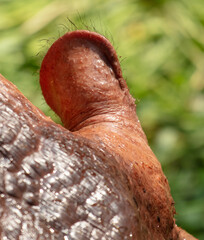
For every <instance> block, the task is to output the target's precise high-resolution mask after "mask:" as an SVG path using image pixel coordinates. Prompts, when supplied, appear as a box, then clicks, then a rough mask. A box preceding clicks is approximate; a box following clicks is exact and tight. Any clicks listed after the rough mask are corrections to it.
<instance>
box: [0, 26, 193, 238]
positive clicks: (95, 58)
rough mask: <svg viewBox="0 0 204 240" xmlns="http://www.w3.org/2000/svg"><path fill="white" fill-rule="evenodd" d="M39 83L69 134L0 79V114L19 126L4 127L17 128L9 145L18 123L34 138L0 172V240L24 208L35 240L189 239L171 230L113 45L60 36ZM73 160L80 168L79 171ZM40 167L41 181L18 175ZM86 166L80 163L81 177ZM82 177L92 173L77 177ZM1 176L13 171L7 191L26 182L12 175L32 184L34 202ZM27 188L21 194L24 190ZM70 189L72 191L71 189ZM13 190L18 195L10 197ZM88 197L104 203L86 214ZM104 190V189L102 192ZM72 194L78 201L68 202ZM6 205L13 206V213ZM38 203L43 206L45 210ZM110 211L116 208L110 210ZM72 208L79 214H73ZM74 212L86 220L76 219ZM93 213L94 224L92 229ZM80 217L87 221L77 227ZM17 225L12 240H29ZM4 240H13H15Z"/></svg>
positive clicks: (168, 208)
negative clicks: (10, 218) (7, 222)
mask: <svg viewBox="0 0 204 240" xmlns="http://www.w3.org/2000/svg"><path fill="white" fill-rule="evenodd" d="M40 84H41V88H42V92H43V95H44V97H45V100H46V101H47V103H48V105H49V106H50V107H51V108H52V109H53V110H54V111H55V112H56V113H57V114H58V115H59V116H60V118H61V120H62V122H63V124H64V126H65V128H66V129H67V130H66V129H64V128H62V127H61V126H58V125H56V124H55V123H53V122H52V121H51V120H49V119H48V118H46V117H45V116H44V115H43V114H42V113H41V112H40V111H39V110H38V109H36V108H35V107H34V106H32V104H30V103H27V102H28V100H27V99H25V98H24V97H23V96H22V95H21V94H20V93H19V92H18V90H17V89H16V88H15V87H14V86H11V84H10V83H9V82H8V81H7V80H5V79H4V78H3V77H1V93H2V94H3V97H2V99H1V102H2V104H1V105H0V106H4V107H2V109H1V111H2V112H3V113H5V112H6V113H7V115H8V114H10V115H9V117H10V118H11V119H17V120H15V121H14V120H12V121H11V123H12V122H13V121H14V123H13V124H11V125H12V126H8V127H6V128H5V133H4V134H5V135H6V134H7V135H8V136H9V135H10V132H9V127H10V128H11V130H12V131H14V139H16V136H19V135H18V133H17V132H16V133H15V131H16V126H17V125H20V126H21V127H19V128H20V129H21V128H22V125H23V124H24V125H25V126H27V128H28V129H32V131H31V132H32V134H33V135H32V136H27V134H26V135H25V136H24V137H25V138H28V139H29V141H31V143H30V144H29V148H31V150H29V151H25V152H23V153H22V157H21V158H20V160H18V162H17V163H16V165H17V166H18V169H17V170H12V168H11V170H10V168H9V167H8V166H7V165H6V164H4V168H1V172H0V174H1V176H3V178H2V179H3V183H2V187H1V182H0V190H1V189H2V190H1V191H0V193H1V201H0V204H1V205H0V206H1V208H0V213H1V212H3V213H2V215H1V218H0V233H1V235H0V236H1V239H3V237H4V236H7V237H8V236H9V234H10V236H12V234H11V232H9V230H7V231H6V230H5V229H7V228H6V226H5V224H3V219H5V216H7V215H6V214H8V213H5V212H9V211H10V212H11V216H12V211H11V209H12V210H13V209H14V210H15V207H14V206H16V205H15V204H17V203H18V205H19V208H20V209H23V210H25V209H26V211H28V213H29V216H30V220H29V219H27V220H26V219H23V218H22V219H21V220H20V221H21V222H22V223H26V221H28V223H29V224H31V225H30V226H31V227H30V228H31V229H32V231H33V236H35V238H34V237H33V238H32V239H51V236H52V239H65V240H66V238H65V237H66V236H68V237H69V238H67V239H138V240H143V239H147V240H148V239H155V240H157V239H158V240H162V239H165V240H168V239H169V240H170V239H175V240H176V239H183V240H184V239H186V240H187V239H188V240H191V239H195V238H194V237H193V236H191V235H190V234H188V233H186V232H185V231H184V230H182V229H180V228H178V227H177V225H176V224H175V219H174V215H175V208H174V201H173V199H172V196H171V194H170V188H169V185H168V181H167V179H166V177H165V176H164V174H163V172H162V168H161V165H160V163H159V161H158V160H157V158H156V157H155V155H154V154H153V152H152V150H151V149H150V147H149V145H148V142H147V139H146V136H145V134H144V132H143V130H142V127H141V125H140V122H139V120H138V117H137V115H136V106H135V103H134V102H135V101H134V99H133V98H132V96H131V95H130V93H129V90H128V87H127V84H126V82H125V80H124V79H123V77H122V71H121V68H120V64H119V61H118V58H117V55H116V52H115V50H114V48H113V47H112V45H111V43H110V42H109V41H108V40H107V39H106V38H105V37H103V36H101V35H99V34H97V33H94V32H89V31H84V30H81V31H74V32H69V33H66V34H65V35H64V36H62V37H61V38H59V39H58V40H57V41H56V42H55V43H54V44H53V45H52V46H51V47H50V49H49V50H48V52H47V54H46V56H45V57H44V59H43V62H42V65H41V70H40ZM5 91H6V92H7V95H6V96H4V92H5ZM18 102H19V104H18ZM14 103H15V104H14ZM26 103H27V104H26ZM20 105H23V108H22V109H23V111H22V113H20V112H19V109H21V108H20V107H19V106H20ZM5 106H7V110H5ZM7 115H6V114H5V117H3V118H2V119H1V118H0V123H5V122H6V118H7ZM27 115H28V116H27ZM22 116H23V117H22ZM27 118H28V119H29V122H27ZM22 122H23V124H22ZM24 125H23V126H24ZM19 131H20V130H19ZM2 136H3V135H1V139H0V140H1V143H2V145H0V154H1V155H0V157H1V156H3V157H2V158H0V160H1V161H2V162H5V158H6V157H5V156H7V155H8V153H9V150H8V149H9V148H8V146H7V145H5V144H6V141H8V139H7V138H5V139H6V140H5V139H3V137H2ZM33 139H35V141H34V142H32V140H33ZM13 141H14V143H15V140H12V141H11V143H10V145H11V144H13ZM14 145H15V144H14ZM48 146H50V147H48ZM32 148H33V149H32ZM47 148H48V149H47ZM5 151H7V152H6V154H5ZM12 151H14V152H15V151H16V152H18V151H17V150H10V153H11V154H10V155H11V157H8V159H9V160H8V161H11V160H12V159H13V160H12V161H13V162H15V158H14V157H13V155H12V154H13V152H12ZM16 152H15V153H16ZM31 152H32V154H31ZM33 152H35V154H36V155H37V156H36V155H34V157H33V159H34V160H30V159H31V158H30V157H29V156H33ZM50 152H51V154H50ZM60 152H63V153H62V154H60ZM45 153H46V154H45ZM22 159H23V160H22ZM25 159H26V160H25ZM36 159H37V160H36ZM41 159H42V160H41ZM74 159H75V160H76V159H77V163H75V161H74ZM43 160H44V161H45V162H46V164H47V166H49V165H50V166H51V167H50V170H49V171H47V170H46V168H43V167H42V173H41V174H38V175H37V176H38V177H36V176H35V175H34V176H31V175H32V171H31V170H30V171H28V173H27V175H26V170H25V169H26V167H25V166H27V168H28V169H32V170H33V171H34V172H36V171H37V170H36V169H37V168H36V166H37V165H36V164H40V166H41V165H43ZM12 161H11V162H12ZM16 161H17V160H16ZM26 161H27V162H26ZM58 161H59V163H60V162H61V165H62V166H65V167H64V168H60V164H56V162H58ZM36 162H37V163H36ZM84 163H86V164H85V167H84V168H83V169H82V166H84ZM26 164H27V165H26ZM63 164H64V165H63ZM66 164H67V166H68V167H67V169H66ZM74 164H76V166H75V165H74ZM73 165H74V167H73ZM40 169H41V168H40ZM48 169H49V168H48ZM73 169H74V170H75V171H76V172H77V174H76V173H74V171H73ZM89 171H91V172H92V173H93V172H94V174H92V175H87V176H85V177H84V174H88V172H89ZM7 172H9V173H10V172H11V174H10V175H12V177H13V178H12V179H14V180H13V182H14V183H13V184H14V186H18V185H19V184H17V182H19V181H20V180H21V181H23V180H22V179H21V177H19V176H24V175H25V176H26V177H27V176H29V177H30V178H32V179H35V180H36V179H37V182H36V183H35V184H36V188H35V189H32V187H31V190H30V193H33V192H35V193H36V195H35V194H34V196H33V198H31V200H30V202H29V201H28V200H27V198H26V196H27V195H29V194H27V195H26V194H25V193H27V191H26V190H24V192H23V194H19V195H18V194H13V193H12V192H10V193H9V191H7V190H8V189H9V188H6V184H5V182H6V179H7V178H9V177H5V176H6V175H7ZM20 173H21V174H22V175H21V174H20ZM23 174H24V175H23ZM61 174H63V175H65V183H64V185H63V184H62V182H60V181H59V179H60V177H59V176H61ZM10 175H9V176H10ZM76 175H77V176H79V178H80V179H81V180H80V181H78V182H77V181H75V180H73V179H75V178H77V177H76ZM50 176H52V178H53V184H50V183H49V177H50ZM66 176H72V177H71V179H72V178H73V179H72V180H71V183H70V181H69V178H70V177H66ZM26 177H25V178H26ZM16 179H17V182H16ZM23 179H24V178H23ZM82 179H87V180H86V181H87V183H86V184H85V183H83V182H82ZM94 179H100V181H95V180H94ZM102 180H103V181H102ZM59 182H60V183H61V184H59ZM81 182H82V183H83V184H82V187H81ZM92 182H94V184H95V185H94V184H92ZM100 183H102V184H101V185H100ZM25 185H26V186H27V183H25ZM62 185H63V186H65V188H63V186H62ZM92 185H93V187H91V186H92ZM31 186H33V185H32V184H31ZM53 186H54V187H53ZM55 186H57V187H55ZM73 187H74V190H73V189H71V188H73ZM14 188H15V187H14ZM18 188H19V186H18V187H16V188H15V189H18ZM81 188H82V190H81ZM25 189H29V188H28V187H25ZM66 189H71V190H70V191H67V190H66ZM92 189H94V190H95V189H98V190H100V191H101V193H100V194H102V196H103V201H101V199H99V200H98V199H97V197H96V198H95V199H94V201H95V203H94V204H91V206H89V203H90V200H87V199H89V196H90V195H93V193H94V192H95V191H94V190H92ZM107 189H109V190H110V192H109V193H108V190H107ZM80 191H81V192H80ZM28 192H29V191H28ZM51 192H54V193H55V195H56V193H58V194H57V195H58V196H61V198H60V197H59V199H58V202H56V201H55V199H54V198H53V199H52V197H51V196H52V194H51ZM72 192H76V194H75V195H74V197H73V195H72ZM43 193H44V195H43ZM31 195H32V194H31ZM62 198H64V200H62ZM7 199H9V201H7ZM10 199H12V200H10ZM13 199H14V200H13ZM12 201H14V202H13V203H12V204H11V202H12ZM15 201H16V202H15ZM45 201H46V202H47V203H48V204H47V205H45V204H44V202H45ZM58 203H59V204H58ZM6 204H7V205H6ZM96 206H100V208H96ZM110 206H117V207H115V208H114V210H111V209H112V208H111V207H110ZM79 207H81V208H82V210H83V211H82V210H79ZM61 208H62V209H63V211H65V213H66V214H65V216H64V214H62V213H63V211H59V214H58V215H57V216H56V215H55V214H54V213H52V211H53V210H51V213H50V209H56V211H57V212H58V210H59V209H61ZM7 209H9V211H7ZM43 209H45V211H44V212H42V210H43ZM116 209H117V210H116ZM14 210H13V211H14ZM109 210H110V211H109ZM20 211H21V210H20ZM79 211H82V212H83V214H78V213H79ZM90 213H93V215H94V216H95V218H94V221H93V218H91V217H90ZM98 214H99V216H98ZM8 215H9V214H8ZM84 215H85V216H86V217H84V218H83V217H82V216H84ZM106 215H107V216H108V217H107V218H106V217H105V216H106ZM48 216H49V217H48ZM73 219H74V220H73ZM115 219H117V221H116V220H115ZM82 220H83V221H82ZM4 221H5V220H4ZM56 222H57V223H58V224H56ZM115 222H117V224H115ZM17 225H19V226H18V227H16V229H17V230H15V231H14V232H16V234H17V235H18V236H22V238H20V239H27V238H26V237H27V236H28V234H29V231H27V232H26V231H25V230H24V228H23V225H22V224H17ZM84 226H85V227H84ZM98 226H100V227H98ZM39 229H40V230H39ZM50 229H52V230H50ZM79 229H80V231H79ZM82 229H85V230H83V231H82ZM121 229H123V230H121ZM119 230H120V231H119ZM52 231H53V232H52ZM97 231H98V232H97ZM30 232H31V231H30ZM36 232H38V234H37V233H36ZM40 232H41V233H40ZM79 232H81V233H79ZM96 232H97V234H98V235H97V234H96ZM6 234H7V235H6ZM46 234H48V235H47V236H48V237H47V238H46V237H45V235H46ZM80 234H81V235H80ZM83 234H84V235H83ZM9 239H17V238H15V236H14V237H13V238H9Z"/></svg>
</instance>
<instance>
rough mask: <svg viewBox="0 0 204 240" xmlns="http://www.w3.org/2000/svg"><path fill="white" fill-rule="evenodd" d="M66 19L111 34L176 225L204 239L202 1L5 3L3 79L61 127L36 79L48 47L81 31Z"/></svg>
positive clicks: (0, 18) (0, 19)
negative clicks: (167, 191)
mask: <svg viewBox="0 0 204 240" xmlns="http://www.w3.org/2000/svg"><path fill="white" fill-rule="evenodd" d="M68 18H69V19H71V21H72V22H74V24H75V25H76V26H77V27H78V28H85V29H87V28H88V29H90V30H97V31H98V32H100V33H102V34H105V35H106V36H107V37H108V38H109V39H111V41H112V43H113V44H114V46H115V47H116V49H117V52H118V54H119V56H122V58H121V63H122V68H123V72H124V76H125V78H126V79H127V82H128V85H129V87H130V91H131V93H132V94H133V95H134V97H135V98H136V99H137V101H138V102H139V103H138V104H137V105H138V106H137V112H138V115H139V118H140V120H141V122H142V125H143V128H144V130H145V132H146V134H147V136H148V139H149V142H150V145H151V147H152V149H153V150H154V152H155V154H156V155H157V157H158V158H159V160H160V161H161V163H162V166H163V169H164V172H165V174H166V175H167V177H168V179H169V183H170V186H171V190H172V195H173V197H174V199H175V202H176V209H177V212H178V215H177V217H176V218H177V224H178V225H180V226H182V227H183V228H185V229H186V230H187V231H189V232H191V233H192V234H194V235H195V236H197V237H199V238H200V239H202V238H203V239H204V188H203V186H204V94H203V93H204V5H203V0H196V1H188V0H148V1H147V0H103V1H102V0H97V1H95V2H93V1H91V0H75V1H66V0H55V1H51V0H36V1H29V0H28V1H25V0H13V1H6V0H5V1H0V72H1V74H3V75H4V76H5V77H6V78H7V79H9V80H11V81H13V82H14V83H15V84H16V85H17V86H18V88H19V89H20V90H21V91H22V92H23V93H24V94H25V95H26V96H27V98H28V99H29V100H30V101H31V102H33V103H34V104H35V105H36V106H38V107H39V108H40V109H42V110H43V111H44V112H45V113H46V114H47V115H48V114H49V115H50V116H51V117H52V118H53V119H55V120H56V116H55V114H54V113H53V112H52V111H51V110H49V108H48V107H47V105H46V104H45V102H44V100H43V98H42V96H41V91H40V87H39V83H38V72H39V68H40V62H41V60H42V58H43V55H44V54H45V52H46V50H47V49H48V47H49V46H50V44H51V43H52V42H53V41H54V40H55V39H57V38H58V37H59V36H60V35H62V34H63V33H65V32H66V31H68V30H70V29H74V28H75V27H74V26H73V25H72V24H71V23H70V21H69V20H68ZM112 39H113V40H112ZM138 99H139V100H138Z"/></svg>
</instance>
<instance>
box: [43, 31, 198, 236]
mask: <svg viewBox="0 0 204 240" xmlns="http://www.w3.org/2000/svg"><path fill="white" fill-rule="evenodd" d="M40 84H41V88H42V92H43V95H44V97H45V99H46V101H47V103H48V104H49V106H50V107H51V108H52V109H53V110H54V111H55V112H56V113H57V114H58V115H59V116H60V118H61V120H62V122H63V124H64V126H65V127H66V128H67V129H68V130H70V131H72V132H73V133H74V134H75V135H76V136H83V137H85V138H87V139H89V140H91V141H93V142H95V143H97V144H98V145H99V146H100V145H101V146H105V148H106V149H107V150H108V151H110V152H111V153H112V154H113V155H115V156H116V158H117V156H119V157H120V160H119V161H118V164H119V166H120V167H121V169H123V171H125V172H126V173H127V175H128V177H129V180H130V183H131V187H132V191H133V196H134V197H133V199H134V201H135V204H136V206H137V207H138V209H139V216H140V220H141V231H144V234H145V231H149V232H151V237H150V238H148V239H189V240H190V239H195V238H194V237H193V236H191V235H189V234H187V233H186V232H185V231H184V230H182V229H180V228H178V227H177V226H176V224H175V220H174V215H175V208H174V201H173V199H172V196H171V194H170V188H169V185H168V181H167V179H166V177H165V176H164V174H163V172H162V169H161V165H160V163H159V161H158V160H157V158H156V157H155V155H154V154H153V152H152V150H151V149H150V147H149V145H148V142H147V139H146V136H145V134H144V132H143V130H142V127H141V125H140V122H139V120H138V117H137V115H136V106H135V103H134V99H133V98H132V96H131V95H130V93H129V90H128V87H127V85H126V82H125V80H124V79H123V77H122V72H121V68H120V64H119V61H118V58H117V55H116V52H115V50H114V48H113V47H112V45H111V44H110V42H109V41H108V40H107V39H106V38H105V37H103V36H101V35H99V34H97V33H93V32H89V31H84V30H82V31H74V32H69V33H67V34H65V35H64V36H62V37H61V38H59V39H58V40H57V41H56V42H55V43H54V44H53V45H52V46H51V48H50V49H49V50H48V53H47V54H46V56H45V58H44V60H43V62H42V65H41V70H40ZM147 229H148V230H147Z"/></svg>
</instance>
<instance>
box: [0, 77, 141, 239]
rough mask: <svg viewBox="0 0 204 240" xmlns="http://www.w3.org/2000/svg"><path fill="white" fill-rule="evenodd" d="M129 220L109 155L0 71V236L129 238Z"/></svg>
mask: <svg viewBox="0 0 204 240" xmlns="http://www.w3.org/2000/svg"><path fill="white" fill-rule="evenodd" d="M137 221H138V211H137V207H136V206H135V203H134V200H133V196H132V192H131V190H130V184H129V180H128V178H127V176H126V175H125V174H124V173H122V171H121V170H120V169H119V168H118V167H117V164H116V160H115V159H114V158H113V157H112V156H111V154H109V153H108V152H107V151H105V150H104V149H102V148H100V149H99V148H98V147H97V146H96V145H95V144H93V143H91V142H90V141H87V140H86V139H83V138H81V137H77V136H74V135H73V134H72V133H70V132H69V131H67V130H65V129H63V128H62V127H60V126H59V125H57V124H55V123H53V122H52V121H50V120H49V118H47V117H45V116H44V115H43V114H42V113H41V112H40V111H39V110H38V109H36V108H35V107H34V106H32V104H31V103H30V102H29V101H28V100H27V99H26V98H25V97H23V96H22V94H21V93H20V92H18V90H17V89H16V88H15V87H14V86H13V85H12V84H11V83H9V82H8V81H7V80H5V79H4V78H3V77H2V76H1V75H0V239H2V240H5V239H9V240H17V239H20V240H28V239H32V240H37V239H38V240H43V239H56V240H57V239H59V240H67V239H69V240H86V239H87V240H88V239H93V240H94V239H121V240H123V239H135V237H136V236H137V234H138V233H137V231H138V226H139V223H138V222H137ZM141 239H143V238H141Z"/></svg>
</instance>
